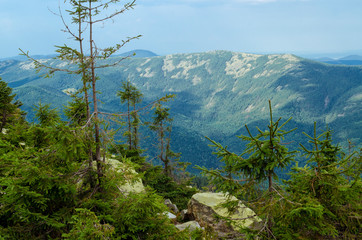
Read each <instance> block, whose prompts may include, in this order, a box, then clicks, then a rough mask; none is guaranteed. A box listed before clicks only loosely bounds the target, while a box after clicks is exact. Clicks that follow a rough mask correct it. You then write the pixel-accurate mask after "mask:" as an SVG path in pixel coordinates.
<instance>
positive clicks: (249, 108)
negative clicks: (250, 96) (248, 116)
mask: <svg viewBox="0 0 362 240" xmlns="http://www.w3.org/2000/svg"><path fill="white" fill-rule="evenodd" d="M254 108H255V106H254V105H253V104H250V105H249V106H248V107H247V108H246V109H245V111H244V112H246V113H250V112H251V111H252V110H253V109H254Z"/></svg>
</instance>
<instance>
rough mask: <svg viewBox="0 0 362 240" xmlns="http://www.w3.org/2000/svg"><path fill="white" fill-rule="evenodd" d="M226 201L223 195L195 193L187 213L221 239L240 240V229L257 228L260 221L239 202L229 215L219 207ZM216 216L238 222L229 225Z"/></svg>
mask: <svg viewBox="0 0 362 240" xmlns="http://www.w3.org/2000/svg"><path fill="white" fill-rule="evenodd" d="M231 200H233V201H234V200H236V201H238V199H237V198H235V197H231ZM226 201H227V197H226V196H225V195H224V194H223V193H211V192H206V193H196V194H194V195H193V196H192V198H191V200H190V202H189V204H188V213H189V214H193V216H194V217H195V220H196V221H197V222H199V223H200V225H201V226H202V227H211V228H212V229H214V230H215V231H216V232H217V233H218V235H219V237H222V238H228V239H240V238H242V235H241V234H240V233H239V232H238V230H240V228H241V227H243V228H244V227H248V228H253V229H255V228H258V226H259V224H258V223H260V222H261V219H260V218H259V217H257V216H256V214H255V212H254V211H253V210H251V209H250V208H248V207H246V206H245V205H244V204H243V203H242V202H241V201H239V204H238V208H237V209H236V211H235V212H234V213H231V214H229V213H228V210H227V209H226V208H224V207H221V204H223V203H225V202H226ZM217 216H221V217H226V218H231V219H238V220H235V222H234V223H233V224H231V225H229V224H227V222H226V221H225V220H223V219H219V218H218V217H217Z"/></svg>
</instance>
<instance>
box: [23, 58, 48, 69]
mask: <svg viewBox="0 0 362 240" xmlns="http://www.w3.org/2000/svg"><path fill="white" fill-rule="evenodd" d="M47 61H48V60H47V59H39V60H38V62H40V63H46V62H47ZM20 68H21V69H23V70H31V69H34V68H35V64H34V62H23V63H20Z"/></svg>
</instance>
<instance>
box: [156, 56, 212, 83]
mask: <svg viewBox="0 0 362 240" xmlns="http://www.w3.org/2000/svg"><path fill="white" fill-rule="evenodd" d="M191 57H192V56H188V57H186V60H183V61H180V62H179V64H178V65H174V64H173V60H172V55H167V56H166V57H165V59H164V60H163V66H162V70H163V72H164V75H165V76H166V72H172V71H173V70H175V69H180V71H179V72H178V73H176V74H175V75H173V76H171V78H180V77H185V78H188V77H189V73H188V71H190V70H191V69H195V68H198V67H201V66H203V65H206V67H205V68H206V69H207V67H208V63H209V62H210V60H199V59H197V60H196V62H194V61H192V58H191Z"/></svg>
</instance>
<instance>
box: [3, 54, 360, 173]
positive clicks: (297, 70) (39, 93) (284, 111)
mask: <svg viewBox="0 0 362 240" xmlns="http://www.w3.org/2000/svg"><path fill="white" fill-rule="evenodd" d="M144 54H146V55H147V54H152V53H149V52H144ZM136 56H137V55H136ZM118 58H119V56H118V57H114V58H112V59H109V60H107V61H109V62H112V61H116V60H117V59H118ZM40 61H42V62H44V63H46V64H50V65H51V66H57V67H64V66H65V63H62V62H59V61H58V60H53V59H41V60H40ZM346 61H349V60H346ZM98 75H99V77H100V80H99V81H98V82H97V84H98V90H99V91H100V93H101V94H100V95H99V97H100V100H101V104H100V107H101V110H102V111H104V112H122V111H125V106H122V105H121V103H120V100H119V98H118V97H117V96H116V93H117V91H118V90H119V89H120V86H121V82H122V81H125V80H127V79H129V80H130V81H131V82H132V83H133V84H135V85H136V86H137V87H138V88H139V89H140V90H141V91H142V93H143V94H144V96H145V98H144V105H145V104H146V103H148V102H151V101H153V100H154V99H156V98H160V97H162V96H164V95H165V94H170V93H173V94H176V95H177V97H176V99H175V100H174V101H171V102H169V103H168V106H169V107H170V108H171V111H172V117H173V118H174V127H173V148H174V150H175V151H177V152H182V160H183V161H189V162H192V163H193V164H199V165H205V166H209V167H216V166H218V164H219V163H218V161H217V160H216V159H215V157H214V156H213V155H212V154H211V153H212V149H210V147H209V146H208V144H209V142H208V141H207V140H206V139H205V138H204V136H208V137H211V138H212V139H215V140H217V141H220V142H222V143H223V144H227V145H228V146H229V149H231V150H233V151H237V152H240V151H241V150H242V149H243V147H244V143H242V142H241V140H240V139H238V138H236V136H237V135H240V134H246V131H245V127H244V124H248V126H249V127H250V129H253V131H254V132H255V126H259V127H260V128H261V129H265V128H266V125H267V119H268V116H269V111H268V100H269V99H270V100H271V101H272V105H273V112H274V116H275V118H278V117H283V119H288V118H289V117H290V116H292V117H293V120H292V121H291V122H290V124H289V125H287V126H286V128H287V129H290V128H292V127H298V130H297V131H296V132H294V133H293V136H292V138H291V139H289V140H288V139H287V140H286V142H287V141H292V144H291V145H290V147H292V148H295V147H297V144H298V143H299V142H303V143H305V142H306V141H307V139H306V137H305V136H304V135H303V134H302V132H303V131H304V132H307V133H308V134H312V129H313V122H314V121H316V122H317V123H318V128H319V130H321V129H325V128H326V125H328V127H330V128H332V129H333V130H334V139H335V140H336V141H337V142H340V143H342V144H346V143H347V139H348V140H350V141H352V142H353V143H354V144H355V145H360V144H361V142H362V141H361V140H362V139H361V137H362V108H361V106H362V66H337V65H330V64H325V63H320V62H317V61H312V60H308V59H304V58H300V57H297V56H294V55H290V54H281V55H277V54H274V55H256V54H246V53H236V52H229V51H212V52H205V53H193V54H174V55H167V56H151V57H139V58H130V59H127V60H124V61H123V62H122V63H121V65H119V66H116V67H111V68H107V69H100V70H99V71H98ZM0 76H1V77H2V79H3V80H5V81H7V82H8V83H9V86H11V87H13V88H14V91H15V93H16V94H17V96H18V98H19V99H20V100H21V101H22V102H23V103H24V106H23V108H24V110H26V111H29V112H30V113H29V118H31V117H32V113H31V108H32V106H33V105H34V104H36V103H38V102H39V101H41V102H42V103H50V104H51V105H52V106H54V107H58V108H62V106H63V105H64V104H66V102H67V101H69V100H70V98H69V96H68V95H67V94H66V93H65V90H67V89H79V88H80V87H81V83H80V80H79V77H78V76H72V75H69V74H64V73H56V74H55V75H54V77H52V78H46V79H45V78H42V77H40V75H39V74H37V73H36V72H35V70H34V65H33V64H32V63H31V62H27V61H18V60H6V61H1V62H0ZM148 112H151V110H148ZM150 117H151V116H150V114H148V115H147V114H143V115H142V118H143V121H148V120H149V119H150ZM147 134H149V133H148V132H147V131H146V130H144V135H147ZM150 142H152V141H149V140H147V141H145V143H144V146H145V147H147V148H148V149H150V152H151V155H152V153H154V152H152V151H154V150H152V149H153V147H154V146H152V145H150Z"/></svg>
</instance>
